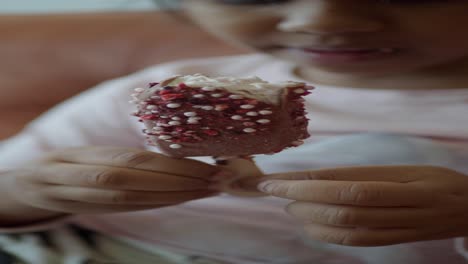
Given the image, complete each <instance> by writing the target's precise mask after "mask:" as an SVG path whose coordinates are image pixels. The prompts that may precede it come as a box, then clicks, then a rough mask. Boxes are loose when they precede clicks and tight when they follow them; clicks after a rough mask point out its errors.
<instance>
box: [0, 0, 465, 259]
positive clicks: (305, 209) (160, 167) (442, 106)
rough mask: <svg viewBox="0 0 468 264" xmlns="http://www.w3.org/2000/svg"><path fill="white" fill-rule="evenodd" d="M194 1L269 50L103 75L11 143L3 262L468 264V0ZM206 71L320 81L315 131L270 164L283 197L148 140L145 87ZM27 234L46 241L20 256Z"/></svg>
mask: <svg viewBox="0 0 468 264" xmlns="http://www.w3.org/2000/svg"><path fill="white" fill-rule="evenodd" d="M180 4H181V7H182V8H183V9H184V10H186V12H187V14H188V15H189V16H190V17H191V18H192V19H193V21H195V22H196V23H198V24H199V25H201V26H202V27H204V28H205V29H207V30H208V31H210V32H212V33H213V34H215V35H218V36H220V37H222V38H224V39H225V40H226V41H229V42H232V43H237V44H238V45H242V46H243V47H247V48H250V49H251V50H252V51H255V52H257V54H250V55H243V56H236V57H222V58H207V59H201V60H190V61H180V62H175V63H169V64H165V65H159V66H156V67H152V68H148V69H145V70H143V71H141V72H138V73H135V74H133V75H131V76H127V77H123V78H120V79H117V80H113V81H109V82H105V83H103V84H101V85H99V86H98V87H95V88H94V89H92V90H90V91H88V92H86V93H84V94H82V95H80V96H77V97H75V98H73V99H71V100H69V101H67V102H65V103H63V104H61V105H60V106H58V107H56V108H54V109H52V110H51V111H49V112H48V113H47V114H45V115H43V116H42V117H40V118H39V119H37V120H35V121H34V122H32V123H31V124H30V125H29V126H28V127H26V128H25V129H24V131H23V132H22V133H20V134H19V135H17V136H15V137H13V138H11V139H9V140H8V141H6V142H5V143H3V145H2V147H1V153H0V162H1V164H2V168H3V171H4V172H3V173H2V175H1V178H0V180H1V181H2V184H1V185H0V188H1V192H0V195H1V199H0V221H1V225H2V227H3V229H2V230H1V231H2V232H3V233H5V234H6V233H11V234H17V235H16V236H19V238H20V239H16V240H13V239H12V237H13V235H4V236H2V239H1V240H0V241H2V243H3V244H2V245H3V248H4V251H5V252H9V254H10V256H11V255H15V256H19V257H20V258H22V260H23V261H25V262H27V261H28V260H29V262H31V263H39V262H38V261H37V259H38V257H39V255H31V252H38V251H37V250H38V249H40V248H41V247H40V246H41V245H42V250H43V251H42V252H45V254H42V255H40V256H41V257H42V258H43V259H45V258H49V259H48V260H44V261H45V262H44V263H62V262H65V259H66V261H73V260H83V259H88V260H89V261H90V262H91V263H99V261H114V262H115V261H117V262H118V263H321V264H331V263H371V264H374V263H379V264H385V263H389V264H390V263H392V264H393V263H411V264H412V263H424V264H427V263H437V264H438V263H451V264H459V263H467V260H468V252H467V251H466V249H465V247H464V238H463V237H465V236H467V235H468V224H467V223H468V213H466V208H467V206H468V178H467V177H466V175H465V174H467V173H468V115H466V113H467V112H468V89H467V87H468V74H467V73H468V49H467V48H466V47H468V34H467V32H466V29H465V27H464V26H463V25H465V24H466V23H468V17H467V16H466V12H467V10H468V2H466V1H462V0H460V1H457V0H452V1H434V0H427V1H424V0H404V1H399V0H394V1H393V0H389V1H371V0H369V1H368V0H361V1H349V0H346V1H345V0H314V1H311V0H296V1H294V0H293V1H286V0H276V1H275V0H263V1H262V0H198V1H195V0H193V1H182V2H181V3H180ZM155 44H157V43H155ZM189 45H190V43H187V46H188V47H189ZM197 72H199V73H202V74H207V75H213V76H218V75H231V76H250V75H257V76H259V77H261V78H264V79H267V80H270V81H283V80H297V81H305V82H308V83H311V84H314V85H315V86H316V87H317V89H316V90H315V91H314V94H313V95H311V96H310V98H309V100H308V102H307V108H308V111H309V113H310V119H311V123H310V133H311V134H312V137H311V139H310V140H309V141H308V142H306V144H305V145H304V146H302V147H300V148H296V149H291V150H288V151H285V152H282V153H280V154H277V155H274V156H260V157H258V158H257V163H258V164H259V166H260V167H261V168H263V170H264V171H265V172H267V173H269V174H270V175H268V176H267V177H265V178H264V179H262V181H260V182H254V183H252V184H253V185H254V186H257V187H258V188H259V189H260V190H262V191H263V192H265V193H267V194H270V195H271V196H270V197H266V198H240V197H233V196H229V195H227V194H218V193H216V190H213V188H212V186H213V183H216V182H217V181H219V180H222V179H223V178H225V177H229V175H227V173H226V172H224V171H222V170H220V169H219V168H217V167H216V166H214V165H209V164H208V163H205V162H203V161H208V160H207V159H203V158H201V159H198V160H194V159H180V160H176V159H171V158H168V157H164V156H162V155H159V154H156V153H155V152H154V151H156V150H154V149H152V148H149V147H147V146H145V145H144V142H145V141H144V139H143V137H142V135H141V131H140V130H141V129H142V128H141V127H140V125H139V124H138V123H137V122H136V120H134V119H133V118H132V117H130V116H129V113H130V112H131V111H132V106H131V105H130V104H128V103H127V101H128V98H129V95H130V94H131V93H132V90H133V88H136V87H139V86H144V85H146V84H147V83H149V82H152V81H155V80H160V79H162V78H166V77H168V76H171V75H175V74H191V73H197ZM145 148H146V150H144V149H145ZM110 213H113V214H110ZM65 224H69V225H65ZM45 230H50V231H45ZM27 231H42V232H41V233H39V234H40V235H41V236H33V238H34V239H31V237H30V236H31V235H29V234H25V235H18V234H22V233H23V234H24V233H25V232H27ZM76 234H81V236H77V235H76ZM38 237H41V238H42V239H38ZM80 238H83V239H80ZM28 241H29V243H27V242H28ZM30 241H39V242H40V241H45V242H48V243H47V244H46V243H43V244H40V243H39V242H37V243H39V245H36V247H35V248H36V251H32V250H29V251H26V250H20V249H22V247H21V243H26V245H29V244H31V243H32V242H30ZM37 243H36V244H37ZM51 249H53V250H51ZM28 253H29V255H28ZM31 259H32V260H31ZM34 261H36V262H34ZM53 261H55V262H53ZM93 261H94V262H93Z"/></svg>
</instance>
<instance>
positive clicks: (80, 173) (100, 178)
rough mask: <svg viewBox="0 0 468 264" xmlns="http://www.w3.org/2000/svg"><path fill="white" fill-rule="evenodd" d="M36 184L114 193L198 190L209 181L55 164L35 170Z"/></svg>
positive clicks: (91, 166)
mask: <svg viewBox="0 0 468 264" xmlns="http://www.w3.org/2000/svg"><path fill="white" fill-rule="evenodd" d="M35 175H38V176H37V177H38V179H37V181H40V182H43V183H47V184H58V185H71V186H82V187H92V188H101V189H114V190H137V191H196V190H206V189H207V186H208V185H209V183H210V182H208V181H206V180H202V179H198V178H188V177H180V176H174V175H169V174H164V173H159V172H152V171H144V170H131V169H125V168H117V167H114V168H109V167H105V166H93V165H77V164H67V163H54V164H48V165H47V166H41V167H37V168H36V173H35Z"/></svg>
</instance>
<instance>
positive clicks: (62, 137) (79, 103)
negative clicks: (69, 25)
mask: <svg viewBox="0 0 468 264" xmlns="http://www.w3.org/2000/svg"><path fill="white" fill-rule="evenodd" d="M164 73H165V72H164V71H162V72H161V71H156V72H155V71H154V70H145V71H142V72H138V73H136V74H133V75H130V76H127V77H124V78H120V79H115V80H111V81H107V82H104V83H102V84H100V85H98V86H96V87H94V88H92V89H90V90H88V91H86V92H84V93H82V94H80V95H77V96H75V97H73V98H71V99H69V100H67V101H65V102H63V103H61V104H60V105H58V106H56V107H54V108H52V109H51V110H50V111H48V112H46V113H45V114H43V115H42V116H40V117H39V118H37V119H36V120H34V121H33V122H31V123H30V124H29V125H27V126H26V127H25V128H24V129H23V130H22V131H21V132H20V133H19V134H17V135H16V136H14V137H12V138H10V139H7V140H5V141H3V142H0V171H7V170H14V169H15V168H19V167H21V166H22V164H25V163H27V162H29V161H32V160H34V159H37V158H39V157H41V156H42V155H44V154H45V153H47V152H50V151H53V150H57V149H61V148H69V147H79V146H87V145H99V146H117V147H131V148H145V138H144V135H143V133H141V129H142V125H141V124H140V123H139V122H137V118H136V117H133V116H131V113H132V112H133V111H134V107H135V106H134V105H132V104H130V103H129V100H130V99H131V96H130V95H131V94H132V93H133V91H134V89H135V88H137V87H142V86H146V85H147V84H148V83H149V82H151V81H154V80H158V79H159V78H161V77H162V76H160V75H161V74H164ZM166 74H169V73H166ZM164 77H166V75H164ZM63 88H64V89H66V87H63ZM38 96H40V95H38ZM72 218H73V216H71V217H63V218H57V219H51V220H50V221H45V222H41V223H36V224H33V225H30V226H21V227H14V228H1V229H0V232H1V233H14V232H31V231H40V230H44V229H48V228H52V227H54V226H56V225H59V224H61V223H63V222H67V221H72Z"/></svg>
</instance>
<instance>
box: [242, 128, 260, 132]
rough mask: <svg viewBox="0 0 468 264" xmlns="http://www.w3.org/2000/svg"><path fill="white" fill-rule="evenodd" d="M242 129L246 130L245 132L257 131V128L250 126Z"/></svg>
mask: <svg viewBox="0 0 468 264" xmlns="http://www.w3.org/2000/svg"><path fill="white" fill-rule="evenodd" d="M242 131H244V132H245V133H253V132H256V131H257V130H256V129H254V128H250V127H248V128H244V130H242Z"/></svg>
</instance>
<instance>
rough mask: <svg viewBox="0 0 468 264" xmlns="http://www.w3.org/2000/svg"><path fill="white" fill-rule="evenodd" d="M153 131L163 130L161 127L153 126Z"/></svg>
mask: <svg viewBox="0 0 468 264" xmlns="http://www.w3.org/2000/svg"><path fill="white" fill-rule="evenodd" d="M153 130H154V131H163V130H164V129H163V128H162V127H153Z"/></svg>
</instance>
